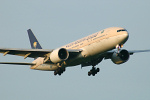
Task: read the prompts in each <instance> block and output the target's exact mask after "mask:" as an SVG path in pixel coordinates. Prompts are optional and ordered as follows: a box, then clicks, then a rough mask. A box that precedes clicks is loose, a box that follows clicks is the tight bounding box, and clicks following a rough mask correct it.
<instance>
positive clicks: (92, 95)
mask: <svg viewBox="0 0 150 100" xmlns="http://www.w3.org/2000/svg"><path fill="white" fill-rule="evenodd" d="M149 10H150V1H149V0H3V1H1V3H0V47H7V48H30V44H29V40H28V36H27V31H26V30H27V29H29V28H31V29H32V30H33V32H34V33H35V35H36V37H37V38H38V40H39V42H40V43H41V45H42V47H43V48H45V49H53V48H57V47H60V46H62V45H65V44H67V43H69V42H72V41H74V40H77V39H79V38H82V37H84V36H87V35H89V34H92V33H94V32H97V31H100V30H102V29H105V28H108V27H113V26H117V27H124V28H126V29H127V30H128V32H129V33H130V37H129V40H128V41H127V43H126V44H125V45H124V48H126V49H128V50H139V49H150V39H149V37H150V35H149V34H150V33H149V29H150V13H149ZM32 60H33V59H30V58H29V59H26V60H24V59H23V57H17V56H9V55H7V56H5V57H3V55H2V54H0V61H14V62H32ZM97 67H100V68H101V72H100V73H98V74H97V75H96V76H95V77H89V76H88V75H87V72H88V71H89V70H90V69H91V67H86V68H82V69H81V67H80V66H76V67H72V68H71V67H70V68H67V70H66V72H65V73H63V74H62V76H61V77H60V76H54V75H53V72H46V71H36V70H31V69H29V66H15V65H0V100H41V99H42V100H50V99H51V100H59V99H61V100H93V99H94V100H112V99H113V100H149V99H150V95H149V94H150V78H149V77H150V53H137V54H135V55H133V56H131V57H130V60H129V61H128V62H126V63H125V64H122V65H115V64H113V63H112V62H111V60H106V61H103V62H102V63H100V64H99V65H98V66H97Z"/></svg>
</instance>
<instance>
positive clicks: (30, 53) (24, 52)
mask: <svg viewBox="0 0 150 100" xmlns="http://www.w3.org/2000/svg"><path fill="white" fill-rule="evenodd" d="M52 51H53V50H52V49H15V48H14V49H13V48H0V53H3V54H4V56H5V55H7V54H10V55H17V56H23V57H24V58H27V57H31V58H37V57H46V55H47V54H49V53H51V52H52ZM67 51H68V52H69V54H70V55H71V56H75V55H78V53H79V52H81V51H82V50H81V49H68V50H67Z"/></svg>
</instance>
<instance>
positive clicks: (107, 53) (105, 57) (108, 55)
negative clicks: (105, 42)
mask: <svg viewBox="0 0 150 100" xmlns="http://www.w3.org/2000/svg"><path fill="white" fill-rule="evenodd" d="M114 52H115V50H111V51H107V52H105V53H104V54H102V56H103V57H104V59H111V57H112V54H113V53H114ZM128 52H129V54H130V55H133V54H134V53H141V52H150V50H128Z"/></svg>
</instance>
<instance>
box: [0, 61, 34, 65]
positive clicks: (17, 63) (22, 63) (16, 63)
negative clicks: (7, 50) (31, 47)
mask: <svg viewBox="0 0 150 100" xmlns="http://www.w3.org/2000/svg"><path fill="white" fill-rule="evenodd" d="M0 64H11V65H35V64H34V63H26V62H0Z"/></svg>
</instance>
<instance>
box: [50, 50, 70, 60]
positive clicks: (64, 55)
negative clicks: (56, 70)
mask: <svg viewBox="0 0 150 100" xmlns="http://www.w3.org/2000/svg"><path fill="white" fill-rule="evenodd" d="M68 57H69V53H68V51H67V50H66V49H65V48H59V49H56V50H54V51H53V52H52V53H51V54H50V60H51V62H53V63H59V62H62V61H64V60H67V59H68Z"/></svg>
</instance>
